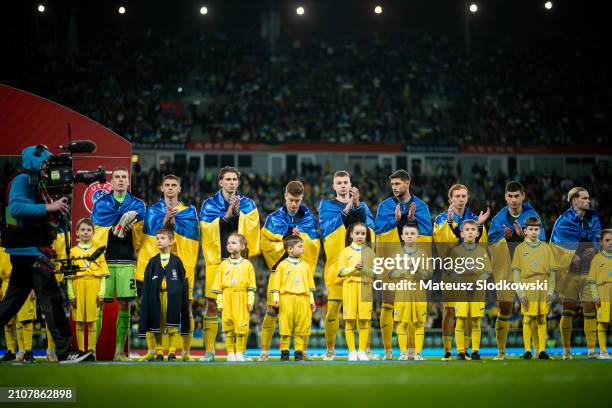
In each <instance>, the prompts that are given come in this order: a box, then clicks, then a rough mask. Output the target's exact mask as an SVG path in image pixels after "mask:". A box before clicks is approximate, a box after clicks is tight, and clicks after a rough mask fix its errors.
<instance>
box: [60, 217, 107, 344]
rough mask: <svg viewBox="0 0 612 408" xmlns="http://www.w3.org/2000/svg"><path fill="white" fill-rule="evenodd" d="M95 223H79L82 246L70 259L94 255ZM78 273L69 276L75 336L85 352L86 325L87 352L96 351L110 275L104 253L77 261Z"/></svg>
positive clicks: (73, 249) (86, 219) (78, 232)
mask: <svg viewBox="0 0 612 408" xmlns="http://www.w3.org/2000/svg"><path fill="white" fill-rule="evenodd" d="M94 228H95V227H94V223H93V222H92V221H91V220H90V219H89V218H82V219H80V220H79V222H77V225H76V229H77V236H78V238H79V243H78V244H77V245H75V246H74V247H72V248H71V249H70V256H71V257H75V258H81V257H86V256H89V255H91V254H92V253H94V252H95V250H96V249H98V248H95V247H94V246H93V243H92V238H93V234H94ZM74 264H75V265H76V266H78V267H79V270H78V271H77V272H76V273H75V274H74V275H72V276H66V285H67V290H68V300H70V305H71V306H72V320H73V321H75V322H76V337H77V344H78V347H79V350H80V351H85V324H87V349H88V350H92V351H95V349H96V337H97V322H98V314H99V313H98V312H99V308H100V307H102V305H103V304H104V291H105V289H106V285H105V283H106V277H107V276H108V275H109V272H108V266H107V265H106V260H105V258H104V254H102V255H100V256H99V257H98V259H96V260H94V261H89V260H85V259H79V260H75V261H74Z"/></svg>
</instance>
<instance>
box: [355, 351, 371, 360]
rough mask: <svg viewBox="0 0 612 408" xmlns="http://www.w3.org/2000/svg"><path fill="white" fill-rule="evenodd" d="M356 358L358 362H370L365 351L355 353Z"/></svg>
mask: <svg viewBox="0 0 612 408" xmlns="http://www.w3.org/2000/svg"><path fill="white" fill-rule="evenodd" d="M357 358H358V359H359V361H370V359H369V358H368V355H367V354H366V352H365V351H359V352H358V353H357Z"/></svg>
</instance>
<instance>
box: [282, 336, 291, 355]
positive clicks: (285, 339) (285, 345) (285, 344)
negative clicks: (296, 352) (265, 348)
mask: <svg viewBox="0 0 612 408" xmlns="http://www.w3.org/2000/svg"><path fill="white" fill-rule="evenodd" d="M290 345H291V336H281V338H280V349H281V350H282V351H289V346H290Z"/></svg>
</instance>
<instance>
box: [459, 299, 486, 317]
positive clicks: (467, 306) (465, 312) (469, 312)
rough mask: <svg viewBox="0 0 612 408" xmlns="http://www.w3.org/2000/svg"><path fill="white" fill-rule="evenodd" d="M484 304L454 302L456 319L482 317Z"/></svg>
mask: <svg viewBox="0 0 612 408" xmlns="http://www.w3.org/2000/svg"><path fill="white" fill-rule="evenodd" d="M484 309H485V302H456V303H455V316H456V317H483V316H484Z"/></svg>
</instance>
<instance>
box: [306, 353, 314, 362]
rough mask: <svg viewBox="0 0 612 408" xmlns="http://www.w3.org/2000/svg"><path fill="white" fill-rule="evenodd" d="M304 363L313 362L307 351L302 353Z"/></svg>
mask: <svg viewBox="0 0 612 408" xmlns="http://www.w3.org/2000/svg"><path fill="white" fill-rule="evenodd" d="M304 361H313V358H312V357H310V354H308V352H307V351H305V352H304Z"/></svg>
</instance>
